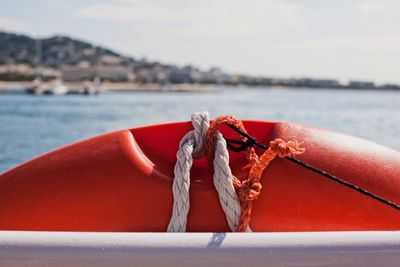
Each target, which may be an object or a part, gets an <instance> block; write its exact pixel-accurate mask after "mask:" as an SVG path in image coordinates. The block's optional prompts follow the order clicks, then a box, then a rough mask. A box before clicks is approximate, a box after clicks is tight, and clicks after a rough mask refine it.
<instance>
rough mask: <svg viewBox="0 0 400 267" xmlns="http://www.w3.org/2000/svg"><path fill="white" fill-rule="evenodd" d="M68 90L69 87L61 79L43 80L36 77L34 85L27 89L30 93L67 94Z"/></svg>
mask: <svg viewBox="0 0 400 267" xmlns="http://www.w3.org/2000/svg"><path fill="white" fill-rule="evenodd" d="M68 91H69V89H68V87H67V86H66V85H65V84H64V83H63V81H62V80H61V79H55V80H52V81H50V82H42V81H41V80H40V79H35V80H34V81H33V82H32V86H31V87H29V88H27V90H26V92H27V93H28V94H34V95H65V94H66V93H68Z"/></svg>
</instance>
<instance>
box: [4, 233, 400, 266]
mask: <svg viewBox="0 0 400 267" xmlns="http://www.w3.org/2000/svg"><path fill="white" fill-rule="evenodd" d="M43 265H45V266H94V265H95V266H132V265H135V266H230V267H232V266H244V265H249V266H250V265H251V267H254V266H264V267H267V266H274V267H275V266H346V267H348V266H374V267H375V266H379V267H384V266H400V231H369V232H304V233H100V232H31V231H0V266H43Z"/></svg>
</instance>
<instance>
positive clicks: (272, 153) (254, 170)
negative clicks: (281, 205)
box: [206, 116, 305, 232]
mask: <svg viewBox="0 0 400 267" xmlns="http://www.w3.org/2000/svg"><path fill="white" fill-rule="evenodd" d="M222 124H229V125H232V126H235V127H236V128H238V129H240V130H241V131H242V132H244V133H247V131H246V129H245V128H244V126H243V124H242V122H241V121H239V120H237V119H236V118H234V117H233V116H221V117H218V118H217V119H216V120H215V121H213V123H212V124H211V126H210V128H209V130H208V132H207V141H206V157H207V159H208V162H209V164H210V165H211V166H212V164H211V163H212V162H213V157H215V154H214V153H213V149H212V148H213V147H214V146H215V143H216V142H217V140H216V138H217V136H218V134H217V131H218V128H219V126H220V125H222ZM241 139H242V141H246V138H245V137H243V136H241ZM304 151H305V149H304V148H303V147H301V144H299V143H298V142H297V141H289V142H287V143H286V142H285V141H283V140H282V139H280V138H278V139H275V140H273V141H271V142H270V143H269V148H268V149H267V150H266V151H265V152H264V153H263V154H262V155H261V156H260V157H258V155H257V154H256V152H255V150H254V148H253V147H248V148H246V157H247V160H248V161H249V165H250V171H249V175H248V177H247V179H245V180H243V181H240V180H239V179H238V178H236V177H235V176H233V184H234V186H235V188H236V190H237V193H238V195H239V199H240V206H241V214H240V221H239V225H238V227H237V229H236V230H237V231H238V232H244V231H249V229H250V226H249V223H250V217H251V211H252V208H253V200H255V199H257V197H258V195H259V194H260V192H261V188H262V185H261V183H260V180H261V177H262V173H263V172H264V170H265V168H266V167H267V166H268V164H269V163H270V162H271V161H272V160H273V159H274V158H275V157H276V156H279V157H281V158H284V157H287V156H294V155H297V154H302V153H303V152H304Z"/></svg>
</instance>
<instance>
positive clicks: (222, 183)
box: [168, 112, 240, 232]
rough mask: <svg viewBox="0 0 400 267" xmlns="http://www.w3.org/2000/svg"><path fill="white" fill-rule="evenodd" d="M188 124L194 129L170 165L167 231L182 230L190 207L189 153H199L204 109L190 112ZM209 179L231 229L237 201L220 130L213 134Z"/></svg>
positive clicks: (206, 122) (205, 121) (237, 211)
mask: <svg viewBox="0 0 400 267" xmlns="http://www.w3.org/2000/svg"><path fill="white" fill-rule="evenodd" d="M192 124H193V128H194V129H193V130H192V131H190V132H188V133H187V134H186V135H185V136H184V137H183V138H182V140H181V142H180V144H179V150H178V153H177V161H176V164H175V169H174V173H175V178H174V181H173V186H172V191H173V195H174V204H173V210H172V217H171V220H170V223H169V225H168V232H185V231H186V223H187V215H188V212H189V207H190V203H189V187H190V169H191V168H192V164H193V157H195V158H198V157H201V156H203V152H204V144H205V137H206V134H207V130H208V128H209V127H210V124H209V120H208V113H206V112H203V113H194V114H193V115H192ZM213 179H214V185H215V188H216V189H217V192H218V195H219V200H220V203H221V206H222V209H223V210H224V212H225V216H226V219H227V222H228V225H229V227H230V229H231V230H232V231H235V230H236V228H237V226H238V223H239V218H240V202H239V199H238V197H237V195H236V191H235V188H234V187H233V182H232V172H231V169H230V167H229V153H228V150H227V148H226V141H225V139H224V138H223V136H222V134H220V133H218V134H217V141H216V146H215V158H214V177H213Z"/></svg>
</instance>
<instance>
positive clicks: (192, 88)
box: [0, 81, 400, 94]
mask: <svg viewBox="0 0 400 267" xmlns="http://www.w3.org/2000/svg"><path fill="white" fill-rule="evenodd" d="M64 84H65V85H66V86H67V87H68V88H69V91H70V93H72V94H73V93H77V92H79V91H81V89H82V88H83V87H84V86H85V83H84V82H65V83H64ZM30 86H32V82H26V81H0V93H3V94H4V93H15V92H22V91H24V90H25V89H27V88H29V87H30ZM226 88H231V89H232V90H235V89H275V90H276V89H282V90H297V89H298V90H301V89H315V90H332V89H333V90H343V91H346V90H358V91H367V90H368V91H400V89H397V88H393V89H391V88H376V87H375V88H352V87H332V88H329V87H307V86H282V85H279V86H265V85H262V86H261V85H254V86H253V85H241V84H240V85H224V84H195V83H179V84H166V85H162V84H158V83H132V82H103V83H102V84H101V86H100V92H210V91H217V90H219V89H226Z"/></svg>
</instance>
